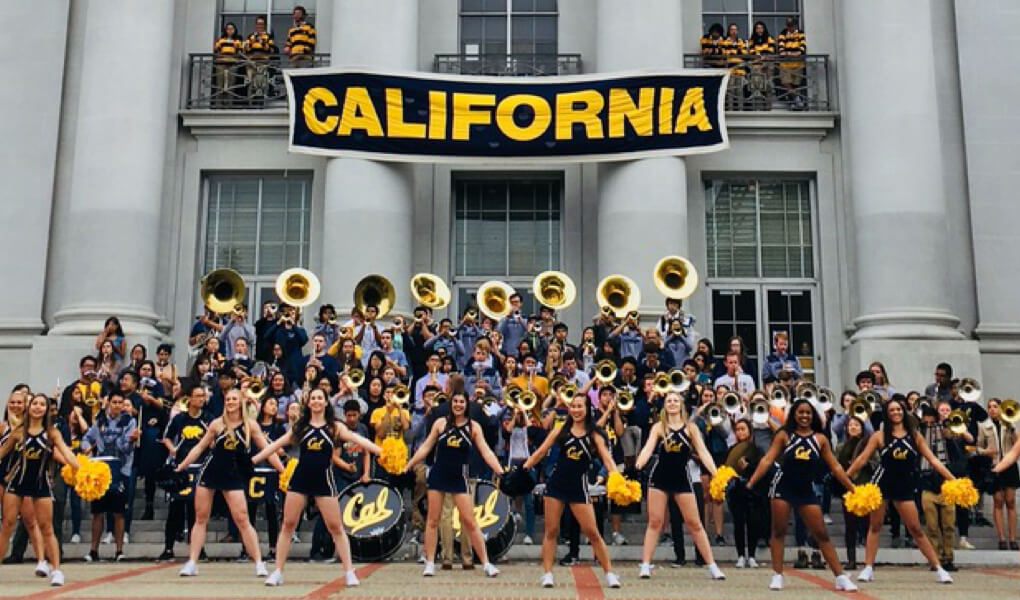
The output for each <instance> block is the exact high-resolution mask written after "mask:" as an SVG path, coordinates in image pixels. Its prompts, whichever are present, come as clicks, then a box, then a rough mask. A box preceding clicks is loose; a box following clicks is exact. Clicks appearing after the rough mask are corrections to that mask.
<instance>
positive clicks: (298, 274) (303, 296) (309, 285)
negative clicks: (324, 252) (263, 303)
mask: <svg viewBox="0 0 1020 600" xmlns="http://www.w3.org/2000/svg"><path fill="white" fill-rule="evenodd" d="M321 289H322V287H321V286H320V285H319V278H318V277H316V276H315V273H312V272H311V271H309V270H308V269H302V268H299V267H295V268H293V269H287V270H286V271H284V272H283V273H280V275H279V276H278V277H277V278H276V295H277V296H278V297H279V298H280V300H281V301H282V302H283V303H284V304H289V305H291V306H296V307H298V308H300V307H302V306H308V305H309V304H312V303H313V302H315V300H316V299H317V298H318V297H319V292H320V291H321Z"/></svg>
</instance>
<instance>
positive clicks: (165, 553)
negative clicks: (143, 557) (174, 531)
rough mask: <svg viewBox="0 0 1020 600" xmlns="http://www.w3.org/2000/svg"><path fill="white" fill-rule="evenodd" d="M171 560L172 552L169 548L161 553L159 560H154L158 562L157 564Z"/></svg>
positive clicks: (172, 557)
mask: <svg viewBox="0 0 1020 600" xmlns="http://www.w3.org/2000/svg"><path fill="white" fill-rule="evenodd" d="M173 559H174V551H173V550H171V549H170V548H167V549H166V550H164V551H163V554H160V555H159V558H157V559H156V560H157V561H159V562H166V561H168V560H173Z"/></svg>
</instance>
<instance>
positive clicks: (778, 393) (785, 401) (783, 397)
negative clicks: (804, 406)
mask: <svg viewBox="0 0 1020 600" xmlns="http://www.w3.org/2000/svg"><path fill="white" fill-rule="evenodd" d="M769 404H771V405H772V406H774V407H776V408H786V407H787V405H789V404H790V392H788V391H787V390H786V388H785V387H783V386H781V385H776V386H775V387H773V388H772V391H771V392H770V393H769Z"/></svg>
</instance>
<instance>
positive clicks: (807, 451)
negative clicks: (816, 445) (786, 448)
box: [793, 446, 811, 460]
mask: <svg viewBox="0 0 1020 600" xmlns="http://www.w3.org/2000/svg"><path fill="white" fill-rule="evenodd" d="M793 457H794V458H796V459H797V460H811V448H808V447H807V446H801V447H800V448H797V449H796V450H794V451H793Z"/></svg>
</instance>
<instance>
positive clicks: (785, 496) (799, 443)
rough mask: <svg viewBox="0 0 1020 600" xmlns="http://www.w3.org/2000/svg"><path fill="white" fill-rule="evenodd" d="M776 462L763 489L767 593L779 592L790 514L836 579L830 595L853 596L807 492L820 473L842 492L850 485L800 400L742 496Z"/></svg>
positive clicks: (811, 493) (813, 417)
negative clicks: (768, 527) (768, 531)
mask: <svg viewBox="0 0 1020 600" xmlns="http://www.w3.org/2000/svg"><path fill="white" fill-rule="evenodd" d="M777 459H778V460H779V462H778V464H776V471H775V475H774V476H773V477H772V485H771V486H770V487H769V498H771V506H772V536H771V538H770V539H769V549H770V550H771V552H772V570H773V571H774V573H773V575H772V581H771V583H769V589H770V590H781V589H783V548H784V542H785V540H786V528H787V526H788V523H789V520H790V509H791V508H793V509H794V510H796V511H797V514H799V515H800V518H801V519H802V520H803V521H804V524H805V525H807V528H808V531H809V532H810V533H811V536H812V537H814V539H815V541H816V542H818V547H819V549H820V550H821V551H822V556H824V557H825V561H826V562H827V563H829V568H830V569H832V573H833V575H835V576H836V591H838V592H854V591H857V586H856V585H855V584H854V582H852V581H850V578H849V577H847V575H846V573H844V572H843V567H842V566H841V565H840V563H839V558H838V557H837V556H836V549H835V548H834V547H833V545H832V541H831V540H830V539H829V534H828V532H827V531H826V530H825V522H824V521H823V520H822V509H821V506H820V505H819V502H818V496H817V495H816V494H815V492H814V489H812V486H811V483H812V481H813V480H814V479H815V475H816V474H817V473H819V472H821V470H822V469H823V468H825V467H828V469H829V470H830V471H832V475H833V476H834V477H835V478H836V480H837V481H839V483H841V484H842V485H843V486H844V487H845V488H846V489H848V490H853V489H854V484H853V483H851V481H850V479H849V478H848V477H847V476H846V473H845V472H843V468H842V467H840V466H839V462H838V461H837V460H836V456H835V455H834V454H833V453H832V449H831V448H829V440H828V439H826V437H825V435H823V434H822V419H821V417H819V416H818V412H817V411H815V408H814V407H813V406H812V405H811V403H810V402H808V401H807V400H805V399H803V398H801V399H798V400H797V401H796V402H794V403H793V405H792V406H791V407H790V411H789V412H788V413H787V415H786V423H785V424H784V425H783V428H782V429H780V430H778V431H777V432H776V435H775V437H774V438H773V439H772V445H771V446H769V449H768V452H766V453H765V456H764V457H763V458H762V460H761V462H759V463H758V468H756V469H755V470H754V473H753V474H752V475H751V478H750V479H748V480H747V484H746V487H747V491H746V493H747V494H751V493H753V489H754V486H755V484H756V483H758V481H759V480H760V479H761V478H762V477H763V476H764V475H765V472H766V471H767V470H768V469H769V467H770V466H771V465H773V464H775V463H776V460H777Z"/></svg>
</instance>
